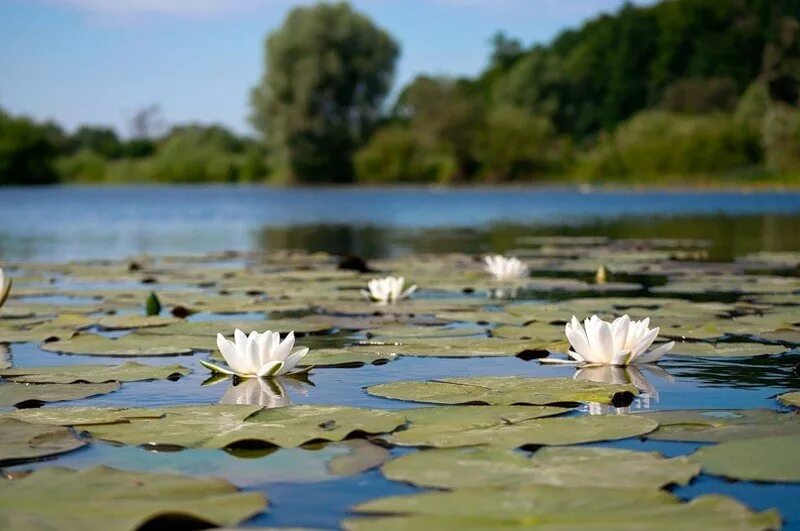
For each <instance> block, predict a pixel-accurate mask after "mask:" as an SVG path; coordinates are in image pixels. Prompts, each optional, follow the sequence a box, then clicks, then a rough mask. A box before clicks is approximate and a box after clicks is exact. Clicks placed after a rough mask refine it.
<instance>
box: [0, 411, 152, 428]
mask: <svg viewBox="0 0 800 531" xmlns="http://www.w3.org/2000/svg"><path fill="white" fill-rule="evenodd" d="M165 414H166V410H163V409H149V408H148V409H145V408H141V409H138V408H131V409H126V408H114V407H82V406H63V407H57V408H56V407H45V408H41V409H20V410H16V411H9V412H7V413H0V419H2V418H12V419H17V420H24V421H25V422H31V423H36V424H55V425H59V426H83V425H88V424H115V423H118V422H128V421H130V420H133V419H143V418H144V419H157V418H161V417H163V416H164V415H165Z"/></svg>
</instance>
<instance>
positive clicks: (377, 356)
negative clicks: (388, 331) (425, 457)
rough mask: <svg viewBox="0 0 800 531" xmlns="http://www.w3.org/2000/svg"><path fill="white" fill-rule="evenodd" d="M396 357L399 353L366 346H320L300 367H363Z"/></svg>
mask: <svg viewBox="0 0 800 531" xmlns="http://www.w3.org/2000/svg"><path fill="white" fill-rule="evenodd" d="M389 350H391V349H389ZM395 359H397V354H394V353H391V352H376V351H373V350H370V349H369V348H364V347H347V348H319V349H313V350H311V351H310V352H309V353H308V355H307V356H306V357H305V358H303V359H302V361H300V363H299V365H298V367H309V366H314V367H342V368H345V367H362V366H364V365H383V364H384V363H389V362H390V361H394V360H395Z"/></svg>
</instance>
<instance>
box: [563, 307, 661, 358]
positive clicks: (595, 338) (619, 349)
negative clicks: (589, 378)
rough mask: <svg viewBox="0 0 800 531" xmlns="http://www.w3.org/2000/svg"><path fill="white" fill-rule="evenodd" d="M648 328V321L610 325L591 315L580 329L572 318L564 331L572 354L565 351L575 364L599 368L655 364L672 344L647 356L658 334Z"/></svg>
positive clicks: (618, 321)
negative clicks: (586, 364) (594, 364)
mask: <svg viewBox="0 0 800 531" xmlns="http://www.w3.org/2000/svg"><path fill="white" fill-rule="evenodd" d="M649 326H650V319H649V318H647V319H643V320H641V321H631V319H630V317H628V316H627V315H623V316H622V317H618V318H617V319H614V322H612V323H609V322H607V321H603V320H602V319H600V318H599V317H597V316H596V315H593V316H592V317H591V318H589V319H586V320H585V321H584V323H583V326H581V324H580V322H578V319H576V318H575V316H574V315H573V316H572V321H571V322H569V323H567V326H566V328H565V331H566V333H567V339H568V340H569V343H570V345H572V348H573V349H574V350H569V351H567V354H569V355H570V356H571V357H572V358H574V359H575V360H576V361H578V362H581V363H597V364H600V365H617V366H625V365H630V364H633V363H655V362H656V361H658V360H659V359H660V358H661V357H662V356H664V355H665V354H666V353H667V352H669V351H670V350H671V349H672V347H674V346H675V342H674V341H670V342H669V343H666V344H664V345H661V346H660V347H658V348H656V349H653V350H651V351H649V352H646V351H647V349H648V348H650V345H651V344H652V343H653V341H655V339H656V337H657V336H658V332H659V328H658V327H656V328H653V329H650V328H649Z"/></svg>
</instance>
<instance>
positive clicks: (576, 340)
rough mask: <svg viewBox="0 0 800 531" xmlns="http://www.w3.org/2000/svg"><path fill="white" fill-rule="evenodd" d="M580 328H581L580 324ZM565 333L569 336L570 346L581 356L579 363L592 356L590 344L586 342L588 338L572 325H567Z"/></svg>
mask: <svg viewBox="0 0 800 531" xmlns="http://www.w3.org/2000/svg"><path fill="white" fill-rule="evenodd" d="M578 326H579V327H580V324H579V325H578ZM564 332H565V333H566V334H567V340H568V341H569V344H570V345H572V348H573V349H575V353H576V354H579V355H580V360H578V361H583V360H585V359H586V357H588V356H589V355H590V350H589V343H588V342H587V341H586V336H585V335H584V334H581V333H578V332H577V331H575V330H574V329H573V325H572V324H571V323H567V325H566V326H565V327H564ZM573 357H574V356H573ZM576 359H577V358H576Z"/></svg>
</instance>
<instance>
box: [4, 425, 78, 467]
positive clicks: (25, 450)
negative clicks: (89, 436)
mask: <svg viewBox="0 0 800 531" xmlns="http://www.w3.org/2000/svg"><path fill="white" fill-rule="evenodd" d="M85 445H86V442H85V441H83V440H81V439H79V438H78V437H76V435H75V433H74V432H73V431H72V430H70V429H68V428H65V427H63V426H47V425H44V424H29V423H27V422H22V421H20V420H16V419H12V418H0V465H8V464H11V463H17V462H21V461H28V460H32V459H41V458H44V457H51V456H54V455H58V454H63V453H66V452H71V451H72V450H77V449H78V448H81V447H82V446H85Z"/></svg>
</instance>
